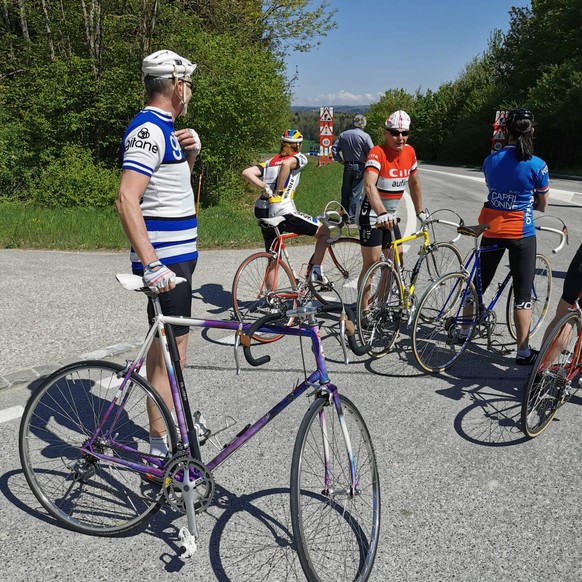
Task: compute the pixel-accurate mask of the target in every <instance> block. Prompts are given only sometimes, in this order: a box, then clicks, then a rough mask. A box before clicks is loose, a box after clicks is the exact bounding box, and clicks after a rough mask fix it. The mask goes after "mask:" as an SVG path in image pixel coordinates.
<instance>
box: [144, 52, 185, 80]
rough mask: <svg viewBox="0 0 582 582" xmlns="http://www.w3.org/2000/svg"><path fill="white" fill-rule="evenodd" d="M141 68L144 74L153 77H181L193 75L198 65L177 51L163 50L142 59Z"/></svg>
mask: <svg viewBox="0 0 582 582" xmlns="http://www.w3.org/2000/svg"><path fill="white" fill-rule="evenodd" d="M141 70H142V73H143V74H144V75H151V76H152V77H162V78H163V79H181V78H183V77H191V76H192V74H193V73H194V71H195V70H196V65H195V64H194V63H191V62H190V61H189V60H188V59H185V58H184V57H181V56H180V55H178V54H176V53H175V52H172V51H168V50H161V51H157V52H155V53H153V54H151V55H148V56H147V57H146V58H145V59H144V60H143V61H142V64H141Z"/></svg>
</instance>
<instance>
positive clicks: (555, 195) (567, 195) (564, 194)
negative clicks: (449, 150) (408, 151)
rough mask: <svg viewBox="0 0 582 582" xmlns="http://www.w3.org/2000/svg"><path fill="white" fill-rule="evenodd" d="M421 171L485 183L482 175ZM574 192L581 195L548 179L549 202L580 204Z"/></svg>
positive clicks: (579, 193)
mask: <svg viewBox="0 0 582 582" xmlns="http://www.w3.org/2000/svg"><path fill="white" fill-rule="evenodd" d="M422 172H423V173H424V172H432V173H433V174H444V175H445V176H453V177H455V178H464V179H465V180H474V181H477V182H481V183H482V184H485V178H483V177H477V176H465V175H463V174H455V173H453V172H441V171H439V170H428V169H426V168H424V167H423V168H422ZM576 194H578V195H582V193H581V192H573V191H571V190H560V189H559V188H552V182H551V179H550V204H551V203H552V202H553V201H554V200H560V201H561V202H571V203H572V204H575V205H576V206H582V203H580V202H575V201H574V196H575V195H576Z"/></svg>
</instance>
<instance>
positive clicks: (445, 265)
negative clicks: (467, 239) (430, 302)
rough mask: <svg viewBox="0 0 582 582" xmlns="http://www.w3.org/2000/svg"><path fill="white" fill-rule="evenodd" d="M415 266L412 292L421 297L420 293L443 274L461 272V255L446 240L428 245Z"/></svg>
mask: <svg viewBox="0 0 582 582" xmlns="http://www.w3.org/2000/svg"><path fill="white" fill-rule="evenodd" d="M419 263H420V264H419ZM416 266H418V274H417V275H416V279H415V281H414V294H415V295H416V296H417V297H422V294H423V293H424V292H425V291H426V290H427V289H428V288H429V287H430V286H431V285H432V284H433V283H434V282H435V281H436V280H437V279H439V278H440V277H442V276H443V275H447V274H448V273H456V272H461V271H462V270H463V257H461V253H460V252H459V250H458V249H457V247H456V246H455V245H453V244H451V243H446V242H442V243H436V244H432V245H430V247H428V250H427V252H426V253H425V254H424V255H423V256H421V257H420V259H419V261H417V265H415V267H416ZM413 277H414V272H413Z"/></svg>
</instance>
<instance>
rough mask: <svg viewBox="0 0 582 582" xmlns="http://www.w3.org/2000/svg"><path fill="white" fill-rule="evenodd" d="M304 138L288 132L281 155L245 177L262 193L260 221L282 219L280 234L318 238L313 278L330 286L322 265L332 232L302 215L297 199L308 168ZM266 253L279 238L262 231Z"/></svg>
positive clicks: (257, 211) (258, 204) (257, 208)
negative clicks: (302, 148) (302, 146)
mask: <svg viewBox="0 0 582 582" xmlns="http://www.w3.org/2000/svg"><path fill="white" fill-rule="evenodd" d="M302 143H303V135H301V133H300V132H299V131H297V130H296V129H288V130H286V131H285V132H284V133H283V135H282V136H281V148H280V150H279V153H278V154H277V155H276V156H274V157H272V158H270V159H268V160H267V161H265V162H261V163H260V164H257V165H255V166H250V167H249V168H247V169H246V170H244V171H243V173H242V177H243V178H244V179H245V180H247V181H248V182H250V183H251V184H253V185H254V186H256V187H257V188H259V189H260V190H261V197H260V198H259V199H258V200H257V202H256V204H255V216H256V217H257V218H259V219H260V218H274V217H276V216H282V217H284V218H285V220H284V221H283V222H281V223H279V224H278V225H277V227H278V228H279V231H280V232H281V233H283V232H293V233H295V234H306V235H309V236H314V237H316V239H317V240H316V243H315V249H314V255H313V269H312V272H311V276H312V278H313V280H314V282H316V283H320V284H327V279H326V277H325V276H324V275H323V273H322V270H321V262H322V261H323V257H324V255H325V251H326V248H327V239H328V238H329V236H330V232H329V228H327V226H325V225H324V224H322V223H321V222H320V221H319V220H318V219H317V218H315V217H313V216H309V214H305V213H303V212H299V211H298V210H297V207H296V206H295V202H294V198H295V192H296V190H297V186H298V184H299V179H300V174H301V170H302V169H303V168H304V167H305V166H306V165H307V158H306V157H305V155H304V154H302V153H301V145H302ZM262 233H263V238H264V240H265V250H267V251H268V250H269V249H270V248H271V245H272V244H273V241H274V240H275V238H276V235H275V231H274V230H273V229H266V228H264V229H262Z"/></svg>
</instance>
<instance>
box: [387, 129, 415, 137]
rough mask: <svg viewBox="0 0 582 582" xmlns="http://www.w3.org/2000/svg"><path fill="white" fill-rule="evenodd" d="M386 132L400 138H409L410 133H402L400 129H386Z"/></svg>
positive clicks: (407, 131) (408, 131)
mask: <svg viewBox="0 0 582 582" xmlns="http://www.w3.org/2000/svg"><path fill="white" fill-rule="evenodd" d="M386 131H387V132H388V133H389V134H390V135H391V136H393V137H398V136H399V135H401V136H402V137H407V136H408V134H409V133H410V130H406V131H400V130H398V129H393V128H386Z"/></svg>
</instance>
